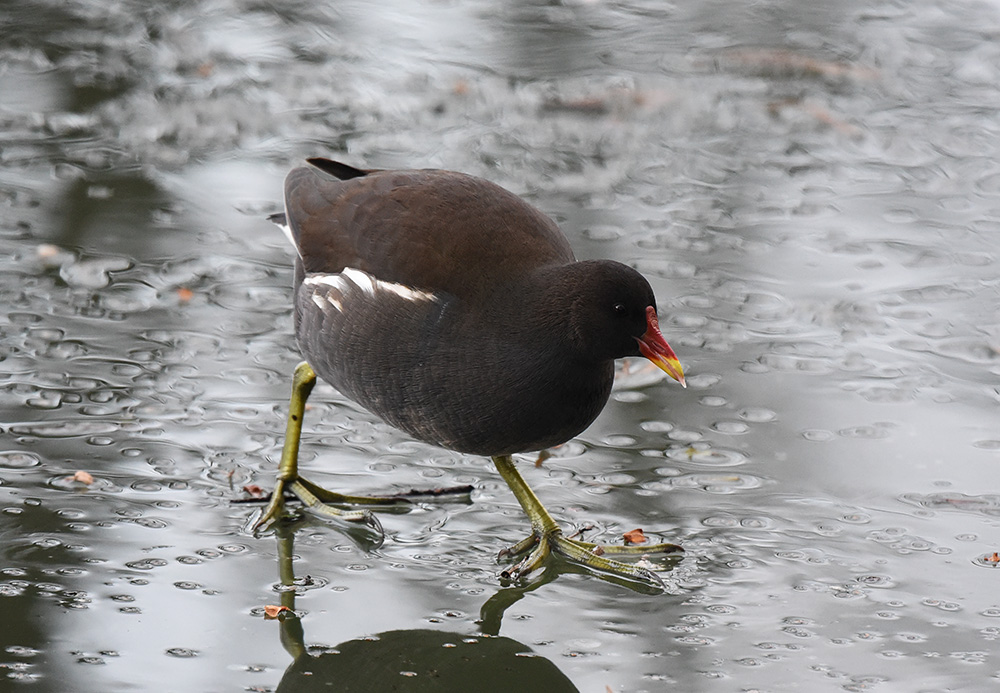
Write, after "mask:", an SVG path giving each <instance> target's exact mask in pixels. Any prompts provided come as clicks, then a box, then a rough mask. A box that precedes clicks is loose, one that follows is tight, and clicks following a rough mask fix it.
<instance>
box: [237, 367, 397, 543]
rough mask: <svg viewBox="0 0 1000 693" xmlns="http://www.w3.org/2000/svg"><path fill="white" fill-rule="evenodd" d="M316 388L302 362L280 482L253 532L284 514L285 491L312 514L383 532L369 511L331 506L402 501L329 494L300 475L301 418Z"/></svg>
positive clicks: (311, 373)
mask: <svg viewBox="0 0 1000 693" xmlns="http://www.w3.org/2000/svg"><path fill="white" fill-rule="evenodd" d="M315 385H316V373H315V372H314V371H313V369H312V367H311V366H310V365H309V364H308V363H306V362H305V361H303V362H302V363H300V364H299V365H298V366H296V367H295V375H294V376H293V378H292V398H291V402H290V403H289V405H288V424H287V426H286V428H285V445H284V447H283V448H282V450H281V462H280V464H279V465H278V480H277V482H276V483H275V485H274V491H273V493H271V500H270V502H269V503H268V504H267V507H266V508H264V511H263V512H262V513H261V516H260V517H259V518H258V519H257V521H256V522H254V524H253V528H252V529H253V531H254V533H256V532H259V531H260V530H262V529H264V528H266V527H268V526H270V525H271V524H272V523H274V522H276V521H277V520H278V519H280V518H281V516H282V515H283V514H284V509H285V491H289V492H290V493H292V494H293V495H294V496H295V497H297V498H298V499H299V500H300V501H302V503H303V504H304V505H305V506H306V507H308V508H309V509H310V510H311V511H313V512H316V513H319V514H320V515H324V516H326V517H332V518H336V519H338V520H348V521H350V522H363V523H365V524H367V525H369V526H370V527H372V528H373V529H376V530H377V531H379V532H381V531H382V526H381V524H380V523H379V521H378V519H377V518H376V517H375V516H374V515H373V514H372V513H371V512H370V511H368V510H340V509H338V508H335V507H333V506H332V505H329V504H330V503H337V504H341V505H393V504H398V503H399V502H400V501H399V498H378V497H367V496H345V495H343V494H341V493H334V492H333V491H328V490H326V489H325V488H323V487H322V486H318V485H317V484H314V483H313V482H311V481H309V480H308V479H304V478H302V477H301V476H299V439H300V438H301V436H302V417H303V415H304V414H305V410H306V400H307V399H309V393H311V392H312V389H313V387H314V386H315Z"/></svg>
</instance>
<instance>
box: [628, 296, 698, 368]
mask: <svg viewBox="0 0 1000 693" xmlns="http://www.w3.org/2000/svg"><path fill="white" fill-rule="evenodd" d="M635 341H637V342H639V353H641V354H642V355H643V356H645V357H646V358H647V359H649V360H650V361H652V362H653V363H654V364H656V367H657V368H659V369H660V370H662V371H664V372H665V373H666V374H667V375H669V376H670V377H671V378H673V379H674V380H676V381H677V382H679V383H680V384H681V386H682V387H687V383H685V382H684V369H683V368H681V362H680V361H679V360H678V359H677V354H675V353H674V350H673V349H671V348H670V345H669V344H667V340H665V339H664V338H663V335H662V334H661V333H660V321H659V320H658V319H657V318H656V308H654V307H653V306H648V307H647V308H646V333H645V334H643V335H642V336H641V337H636V338H635Z"/></svg>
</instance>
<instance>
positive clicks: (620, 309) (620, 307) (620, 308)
mask: <svg viewBox="0 0 1000 693" xmlns="http://www.w3.org/2000/svg"><path fill="white" fill-rule="evenodd" d="M614 310H615V313H617V314H618V315H625V313H627V312H628V309H627V308H625V304H624V303H616V304H615V309H614Z"/></svg>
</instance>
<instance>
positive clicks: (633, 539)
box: [622, 528, 649, 544]
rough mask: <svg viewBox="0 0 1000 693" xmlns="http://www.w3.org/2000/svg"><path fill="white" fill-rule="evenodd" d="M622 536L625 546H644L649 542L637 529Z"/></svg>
mask: <svg viewBox="0 0 1000 693" xmlns="http://www.w3.org/2000/svg"><path fill="white" fill-rule="evenodd" d="M622 536H624V537H625V543H626V544H645V543H646V542H647V541H649V540H648V539H647V538H646V535H645V534H643V533H642V530H641V529H638V528H636V529H633V530H632V531H630V532H625V534H623V535H622Z"/></svg>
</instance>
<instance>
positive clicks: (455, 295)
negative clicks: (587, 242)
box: [254, 158, 684, 582]
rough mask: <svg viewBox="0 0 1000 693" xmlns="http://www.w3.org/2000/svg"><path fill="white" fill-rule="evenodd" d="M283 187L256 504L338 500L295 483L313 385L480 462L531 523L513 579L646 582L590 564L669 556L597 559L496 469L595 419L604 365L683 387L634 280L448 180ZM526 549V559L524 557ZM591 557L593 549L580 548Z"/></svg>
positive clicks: (363, 175)
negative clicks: (262, 471)
mask: <svg viewBox="0 0 1000 693" xmlns="http://www.w3.org/2000/svg"><path fill="white" fill-rule="evenodd" d="M309 163H310V164H311V165H312V166H311V167H301V168H296V169H294V170H293V171H292V172H291V173H289V175H288V177H287V179H286V180H285V212H284V214H277V215H274V216H273V217H272V220H273V221H275V222H276V223H278V224H279V225H280V226H282V228H283V229H284V230H285V231H286V233H287V235H288V237H289V239H290V240H291V241H292V243H293V245H294V246H295V249H296V252H297V253H298V257H297V258H296V261H295V333H296V337H297V339H298V344H299V348H300V349H301V351H302V354H303V356H304V357H305V359H306V362H305V363H302V364H300V365H299V367H298V368H297V369H296V374H295V385H294V387H293V394H292V406H291V411H290V414H289V423H288V435H287V437H286V441H285V449H284V451H283V453H282V461H281V468H280V470H279V473H278V487H277V488H276V489H275V492H274V494H273V496H272V501H271V504H270V505H269V506H268V507H267V508H266V509H265V511H264V513H263V514H262V516H261V517H260V519H258V520H257V522H256V524H255V525H254V527H255V529H259V528H261V527H264V526H266V525H267V524H269V523H270V522H272V521H274V520H275V519H277V518H278V517H279V516H280V515H281V512H282V503H283V500H282V499H283V491H284V490H285V489H286V488H287V490H290V491H292V492H293V493H294V494H295V495H297V496H298V497H299V498H300V499H301V500H302V501H303V502H304V503H306V504H307V505H309V506H311V507H312V508H314V509H318V510H319V511H320V512H323V513H325V514H328V515H336V516H338V517H341V518H346V519H351V520H369V521H370V518H371V515H370V514H369V513H368V512H367V511H360V512H359V511H342V510H338V509H336V508H333V507H332V506H330V505H329V504H328V503H343V502H351V501H354V500H359V499H354V498H351V497H345V496H340V495H339V494H331V493H329V492H326V491H325V490H324V489H322V488H320V487H318V486H316V485H315V484H312V483H310V482H308V481H306V480H304V479H302V478H301V477H299V476H298V470H297V463H296V458H297V453H298V443H299V437H300V434H301V418H302V413H303V411H304V405H305V400H306V398H307V397H308V395H309V392H310V391H311V389H312V386H313V384H314V382H315V377H316V374H317V373H318V374H319V376H320V377H322V378H323V379H324V380H326V381H327V382H329V383H330V384H331V385H333V386H334V387H336V388H337V389H338V390H340V391H341V392H342V393H343V394H344V395H346V396H347V397H349V398H351V399H353V400H354V401H356V402H358V403H359V404H361V405H362V406H364V407H365V408H367V409H369V410H370V411H372V412H373V413H375V414H377V415H378V416H380V417H382V418H383V419H385V420H386V421H387V422H389V423H390V424H392V425H393V426H396V427H397V428H399V429H401V430H403V431H406V432H407V433H409V434H410V435H412V436H413V437H415V438H418V439H420V440H423V441H426V442H429V443H433V444H435V445H440V446H442V447H445V448H449V449H452V450H457V451H459V452H464V453H471V454H478V455H487V456H491V457H492V458H493V460H494V462H495V464H496V466H497V469H498V471H499V472H500V474H501V475H502V476H503V477H504V479H505V480H506V481H507V483H508V485H509V486H510V487H511V490H512V491H513V492H514V494H515V495H516V496H517V499H518V501H519V502H520V503H521V506H522V507H523V508H524V510H525V512H526V513H527V514H528V516H529V518H530V519H531V523H532V529H533V532H532V535H531V536H530V537H529V538H528V539H526V540H524V541H522V542H520V543H519V544H518V545H517V546H515V547H513V548H512V549H511V550H510V552H511V553H526V552H528V551H529V550H531V553H530V554H529V555H528V557H527V558H525V559H524V560H523V561H522V562H521V563H520V564H519V565H518V566H516V567H515V568H513V569H512V570H510V571H508V573H509V574H510V575H512V576H515V577H516V576H518V575H523V574H526V573H527V572H529V571H530V570H532V569H533V568H535V567H537V566H538V565H539V564H540V563H541V561H542V560H543V559H544V558H545V556H546V555H547V554H548V553H549V551H550V550H556V551H558V552H560V553H562V554H564V555H566V556H568V557H569V558H571V559H573V560H575V561H578V562H582V563H584V564H585V565H587V566H590V567H591V568H594V569H596V570H599V571H606V572H611V573H616V574H619V575H622V576H625V577H628V578H632V579H638V580H643V581H652V582H658V578H656V576H655V574H653V573H651V572H650V571H648V570H646V569H644V568H640V567H637V566H634V565H631V564H628V563H622V562H620V561H616V560H611V559H609V558H607V557H606V556H607V555H608V554H612V553H617V554H622V553H649V552H651V551H654V552H655V551H668V550H677V547H675V546H673V545H669V544H661V545H656V546H653V547H649V546H646V547H637V548H636V547H614V546H603V547H600V548H598V547H597V546H596V545H594V544H590V543H588V542H582V541H577V540H573V539H568V538H566V537H563V536H562V533H561V531H560V530H559V528H558V526H557V525H556V524H555V522H554V521H553V519H552V517H551V516H550V515H549V514H548V512H547V511H546V510H545V508H544V507H543V506H542V505H541V503H540V502H539V501H538V499H537V498H536V497H535V495H534V493H533V492H532V491H531V489H530V488H529V487H528V486H527V485H526V484H525V482H524V480H523V479H522V478H521V476H520V474H519V473H518V472H517V471H516V469H515V468H514V465H513V462H512V460H511V457H510V456H511V455H512V454H514V453H519V452H528V451H534V450H542V449H545V448H548V447H552V446H555V445H559V444H561V443H564V442H566V441H567V440H570V439H571V438H573V437H574V436H576V435H578V434H579V433H580V432H581V431H583V430H584V429H585V428H586V427H587V426H589V425H590V424H591V422H592V421H593V420H594V419H595V418H596V417H597V415H598V414H599V413H600V412H601V409H603V407H604V405H605V403H606V402H607V399H608V396H609V394H610V392H611V385H612V381H613V379H614V360H615V359H616V358H620V357H625V356H645V357H646V358H648V359H650V360H651V361H652V362H653V363H655V364H656V365H657V366H659V367H660V368H662V369H663V370H664V371H666V372H667V373H668V374H669V375H670V376H671V377H672V378H674V379H676V380H677V381H679V382H680V383H681V384H684V375H683V371H682V369H681V365H680V363H679V362H678V360H677V357H676V356H675V354H674V352H673V350H672V349H671V348H670V347H669V345H668V344H667V342H666V341H665V340H664V339H663V336H662V334H661V333H660V329H659V325H658V322H657V316H656V301H655V298H654V296H653V291H652V289H651V288H650V286H649V283H648V282H647V281H646V280H645V279H644V278H643V277H642V275H640V274H639V273H638V272H636V271H635V270H633V269H632V268H630V267H628V266H626V265H623V264H621V263H619V262H614V261H611V260H593V261H584V262H577V261H575V259H574V257H573V252H572V250H571V248H570V246H569V242H568V241H567V240H566V237H565V236H564V235H563V234H562V232H561V231H560V230H559V228H558V227H557V226H556V225H555V223H554V222H552V220H551V219H549V218H548V217H547V216H545V215H544V214H542V213H541V212H540V211H538V210H537V209H535V208H534V207H532V206H531V205H529V204H527V203H526V202H524V201H523V200H521V199H520V198H519V197H517V196H516V195H514V194H512V193H510V192H508V191H506V190H504V189H503V188H500V187H498V186H496V185H494V184H492V183H490V182H488V181H485V180H482V179H479V178H475V177H472V176H468V175H464V174H461V173H454V172H451V171H437V170H419V171H364V170H360V169H356V168H352V167H350V166H347V165H345V164H341V163H338V162H335V161H330V160H328V159H319V158H316V159H309ZM532 549H533V550H532ZM595 549H597V550H596V551H595Z"/></svg>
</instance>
